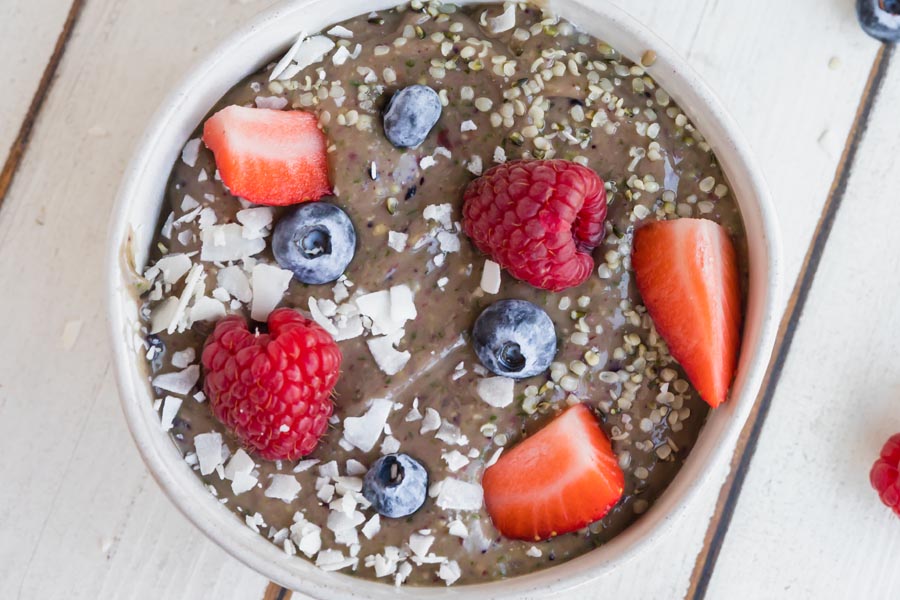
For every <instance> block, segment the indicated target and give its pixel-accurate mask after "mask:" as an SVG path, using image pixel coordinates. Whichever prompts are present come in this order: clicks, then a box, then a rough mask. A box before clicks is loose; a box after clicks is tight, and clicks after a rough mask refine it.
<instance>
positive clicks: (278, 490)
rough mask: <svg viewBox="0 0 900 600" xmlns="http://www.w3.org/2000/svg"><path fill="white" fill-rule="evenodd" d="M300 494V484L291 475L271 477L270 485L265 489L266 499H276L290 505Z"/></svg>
mask: <svg viewBox="0 0 900 600" xmlns="http://www.w3.org/2000/svg"><path fill="white" fill-rule="evenodd" d="M299 492H300V482H299V481H297V478H296V477H294V476H293V475H282V474H275V475H272V483H270V484H269V487H268V488H266V498H277V499H278V500H281V501H282V502H284V503H285V504H290V503H291V502H293V501H294V499H295V498H297V494H298V493H299Z"/></svg>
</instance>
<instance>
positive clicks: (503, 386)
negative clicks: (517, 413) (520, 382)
mask: <svg viewBox="0 0 900 600" xmlns="http://www.w3.org/2000/svg"><path fill="white" fill-rule="evenodd" d="M475 391H476V392H478V396H479V397H480V398H481V399H482V400H484V401H485V402H486V403H488V404H490V405H491V406H493V407H494V408H504V407H507V406H509V405H510V404H512V402H513V396H514V392H515V381H514V380H512V379H510V378H509V377H486V378H484V379H482V380H480V381H479V382H478V383H477V384H476V386H475Z"/></svg>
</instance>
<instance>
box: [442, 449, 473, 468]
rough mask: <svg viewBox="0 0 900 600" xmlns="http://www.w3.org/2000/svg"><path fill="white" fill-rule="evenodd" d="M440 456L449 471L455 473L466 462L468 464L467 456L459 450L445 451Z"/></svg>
mask: <svg viewBox="0 0 900 600" xmlns="http://www.w3.org/2000/svg"><path fill="white" fill-rule="evenodd" d="M441 458H442V459H443V461H444V462H445V463H447V469H448V470H449V471H450V472H451V473H456V472H457V471H459V470H460V469H462V468H463V467H465V466H466V465H467V464H469V458H468V457H467V456H466V455H465V454H463V453H461V452H460V451H459V450H453V451H451V452H445V453H444V454H442V455H441Z"/></svg>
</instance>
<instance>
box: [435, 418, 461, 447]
mask: <svg viewBox="0 0 900 600" xmlns="http://www.w3.org/2000/svg"><path fill="white" fill-rule="evenodd" d="M434 437H435V438H437V439H439V440H441V441H442V442H444V443H445V444H449V445H451V446H466V445H468V443H469V438H468V436H466V435H463V433H462V432H461V431H460V429H459V427H457V426H456V425H454V424H453V423H451V422H450V421H447V420H444V422H443V423H441V427H440V429H438V432H437V433H436V434H434Z"/></svg>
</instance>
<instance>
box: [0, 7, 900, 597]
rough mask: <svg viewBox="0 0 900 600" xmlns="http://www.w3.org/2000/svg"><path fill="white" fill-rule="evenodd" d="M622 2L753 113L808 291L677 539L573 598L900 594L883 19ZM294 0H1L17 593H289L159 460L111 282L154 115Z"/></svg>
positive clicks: (761, 153)
mask: <svg viewBox="0 0 900 600" xmlns="http://www.w3.org/2000/svg"><path fill="white" fill-rule="evenodd" d="M616 1H617V2H618V3H619V4H621V5H622V6H623V7H624V8H626V9H627V10H628V11H630V12H632V13H633V14H634V15H635V16H636V17H638V18H639V19H640V20H642V21H644V22H645V23H647V24H648V25H649V26H650V27H651V28H652V29H654V30H655V31H656V32H657V33H659V34H660V35H661V36H662V37H663V38H664V39H665V40H666V41H668V42H669V43H670V44H671V45H673V46H674V47H675V48H676V49H678V50H679V51H680V52H681V53H682V54H684V55H685V56H687V57H688V59H689V60H690V62H691V63H692V64H693V65H694V67H695V68H696V69H697V70H699V71H700V72H701V74H702V75H703V76H704V77H705V78H706V79H707V80H708V81H709V83H710V84H711V86H712V87H713V89H715V90H716V91H717V92H718V93H719V94H720V95H721V96H722V99H723V100H724V103H725V105H726V106H727V107H729V109H730V110H731V111H732V113H733V114H734V115H735V117H736V118H737V120H738V122H739V123H740V125H741V126H742V127H743V129H744V130H745V132H746V134H747V136H748V137H749V139H750V142H751V145H752V146H753V148H754V150H755V151H756V153H757V155H758V157H759V158H760V162H761V164H762V167H763V168H764V170H765V174H766V176H767V177H768V179H769V182H770V184H771V187H772V190H773V192H774V196H775V201H776V208H777V211H778V214H779V217H780V219H781V227H782V233H783V237H784V242H785V258H786V264H787V271H788V278H789V279H790V281H791V282H796V285H795V286H794V289H793V293H792V295H791V296H790V297H789V298H785V299H784V305H785V307H786V311H785V316H784V319H783V322H782V330H781V335H780V337H779V342H778V347H777V350H776V356H775V358H774V359H773V362H772V365H771V372H770V377H769V379H768V381H767V384H766V387H765V388H764V390H763V392H762V394H761V395H760V398H759V399H758V402H757V410H756V411H755V412H754V414H753V416H752V417H751V421H750V422H749V424H748V426H747V428H746V430H745V432H744V436H743V437H742V440H741V443H740V445H739V447H738V450H737V452H736V454H735V455H734V458H733V460H732V464H731V468H730V469H728V468H727V466H726V465H723V468H722V469H721V470H720V471H719V472H716V473H715V474H714V477H712V478H711V482H710V484H709V485H708V488H707V489H706V490H705V493H704V494H703V495H702V497H701V499H700V501H698V502H697V503H696V504H695V505H693V506H692V507H691V508H690V509H689V511H688V512H687V514H686V515H685V517H684V518H683V519H682V520H681V521H680V523H679V524H678V525H677V526H676V527H675V528H674V530H673V531H672V532H671V534H670V535H669V536H668V538H667V539H666V540H665V541H663V542H662V543H660V544H659V545H658V546H657V547H655V548H653V549H652V550H650V551H648V552H647V553H645V554H644V555H643V556H641V557H639V558H637V559H635V560H634V561H632V562H631V563H630V564H628V565H627V566H625V567H623V568H621V569H620V570H618V571H617V572H614V573H612V574H610V575H609V576H607V577H605V578H604V579H603V580H601V581H600V582H599V583H598V584H596V585H593V586H591V588H590V589H583V590H579V591H578V592H577V593H575V594H572V596H571V597H572V598H579V599H580V598H617V599H619V600H627V599H632V598H633V599H641V600H647V599H657V598H658V599H675V598H682V597H690V598H710V599H719V598H741V599H744V598H754V599H755V598H759V599H764V598H765V599H770V598H816V599H820V598H867V599H868V598H875V599H881V598H884V599H888V598H894V599H896V598H898V597H900V520H898V519H897V518H896V517H893V516H891V515H890V514H889V511H887V510H886V509H885V508H884V507H882V506H881V505H880V504H879V503H878V501H877V498H876V496H875V494H874V492H873V491H872V490H871V489H870V488H869V484H868V469H869V466H870V464H871V462H872V461H873V460H874V458H875V456H876V455H877V453H878V450H879V448H880V445H881V443H882V442H883V441H884V440H885V439H886V438H887V436H888V435H890V434H891V433H894V432H896V431H900V361H898V359H897V356H898V354H900V311H898V310H897V309H896V305H897V298H898V295H900V277H898V270H897V267H896V265H897V256H898V255H900V235H898V226H897V217H896V214H897V205H898V204H900V158H898V156H900V118H898V114H897V105H898V101H900V55H898V53H897V52H893V51H891V50H889V49H885V48H883V47H882V46H880V45H879V44H878V43H876V42H875V41H873V40H871V39H869V38H867V37H866V36H865V35H864V34H863V33H862V32H861V30H860V29H859V28H858V26H857V24H856V22H855V17H854V14H853V2H852V0H790V1H789V2H785V1H784V0H755V1H754V2H737V1H736V0H667V1H666V2H661V1H659V0H616ZM269 4H271V0H154V1H153V2H142V1H138V0H131V1H127V0H0V57H2V58H3V60H2V63H0V85H2V89H4V90H5V92H4V93H3V94H0V164H3V167H2V171H0V256H2V261H0V314H5V315H7V318H6V319H5V324H4V325H5V326H4V332H3V334H2V336H0V473H2V478H3V479H2V482H0V515H2V516H0V598H4V599H5V598H26V599H31V598H54V599H55V598H67V599H69V598H71V599H81V598H84V599H94V598H104V599H105V598H147V599H150V598H154V599H155V598H166V599H169V598H174V599H179V598H184V599H192V600H193V599H197V598H216V599H221V598H251V599H257V598H263V597H264V595H265V597H266V598H279V597H280V598H287V597H288V596H289V595H290V593H289V592H286V591H284V590H281V589H280V588H278V587H277V586H275V585H274V584H269V582H267V581H265V580H264V579H263V578H262V577H261V576H259V575H257V574H256V573H254V572H252V571H250V570H249V569H247V568H245V567H244V566H242V565H241V564H240V563H238V562H237V561H236V560H234V559H232V558H230V557H229V556H227V555H226V554H225V553H224V552H223V551H221V550H219V549H218V548H217V547H216V546H215V545H213V544H212V543H211V542H210V541H208V540H207V539H205V538H204V537H203V536H202V535H201V534H200V533H199V532H198V531H196V530H195V529H194V528H193V527H192V526H190V525H189V524H188V522H187V521H186V520H185V519H184V518H183V517H182V516H181V515H180V514H179V513H178V512H177V511H176V509H175V508H174V507H173V506H172V505H171V504H170V503H169V502H168V500H167V499H165V498H164V497H163V495H162V493H161V492H160V491H159V490H158V489H157V487H156V484H155V483H154V482H153V480H152V479H151V477H150V476H149V474H148V473H147V471H146V469H145V468H144V466H143V464H142V463H141V461H140V459H139V457H138V455H137V452H136V451H135V449H134V448H133V447H132V443H131V440H130V438H129V435H128V433H127V431H126V428H125V425H124V422H123V420H122V417H121V414H120V411H119V407H118V398H117V393H116V389H115V384H114V381H113V374H112V372H111V364H110V357H109V353H108V350H107V347H106V337H107V335H106V323H105V318H104V307H103V303H102V299H101V289H102V287H101V285H100V284H101V272H102V264H103V256H102V253H103V247H104V237H105V230H106V224H107V218H108V215H109V212H110V207H111V205H112V202H113V197H114V193H115V190H116V187H117V184H118V180H119V177H120V175H121V172H122V170H123V168H124V166H125V164H126V162H127V160H128V157H129V154H130V152H131V149H132V147H133V145H134V143H135V141H136V139H137V136H138V135H139V133H140V132H141V130H142V129H143V127H144V124H145V123H146V121H147V119H148V117H149V116H150V114H151V113H152V111H153V110H154V109H155V107H156V106H157V104H158V103H159V102H160V100H161V99H162V97H163V96H164V94H165V93H166V91H167V89H168V88H169V87H170V86H171V85H172V83H173V82H174V81H175V80H177V79H178V78H179V77H180V76H181V75H182V74H183V73H184V72H185V70H186V69H187V67H188V65H189V63H191V61H193V60H194V59H195V58H196V57H197V56H198V55H200V54H202V53H204V52H206V51H208V50H209V49H210V48H211V47H212V46H213V45H214V44H215V43H216V42H218V41H219V40H220V39H222V38H223V37H224V36H225V35H227V34H228V33H229V31H230V30H232V29H233V28H234V27H236V26H237V25H238V24H239V23H241V22H242V21H243V20H244V19H246V18H247V17H248V16H250V15H252V14H253V13H255V12H257V11H259V10H261V9H263V8H264V7H266V6H267V5H269ZM7 148H9V152H8V153H7ZM2 161H5V163H3V162H2ZM294 596H295V598H296V597H297V595H296V594H295V595H294Z"/></svg>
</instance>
